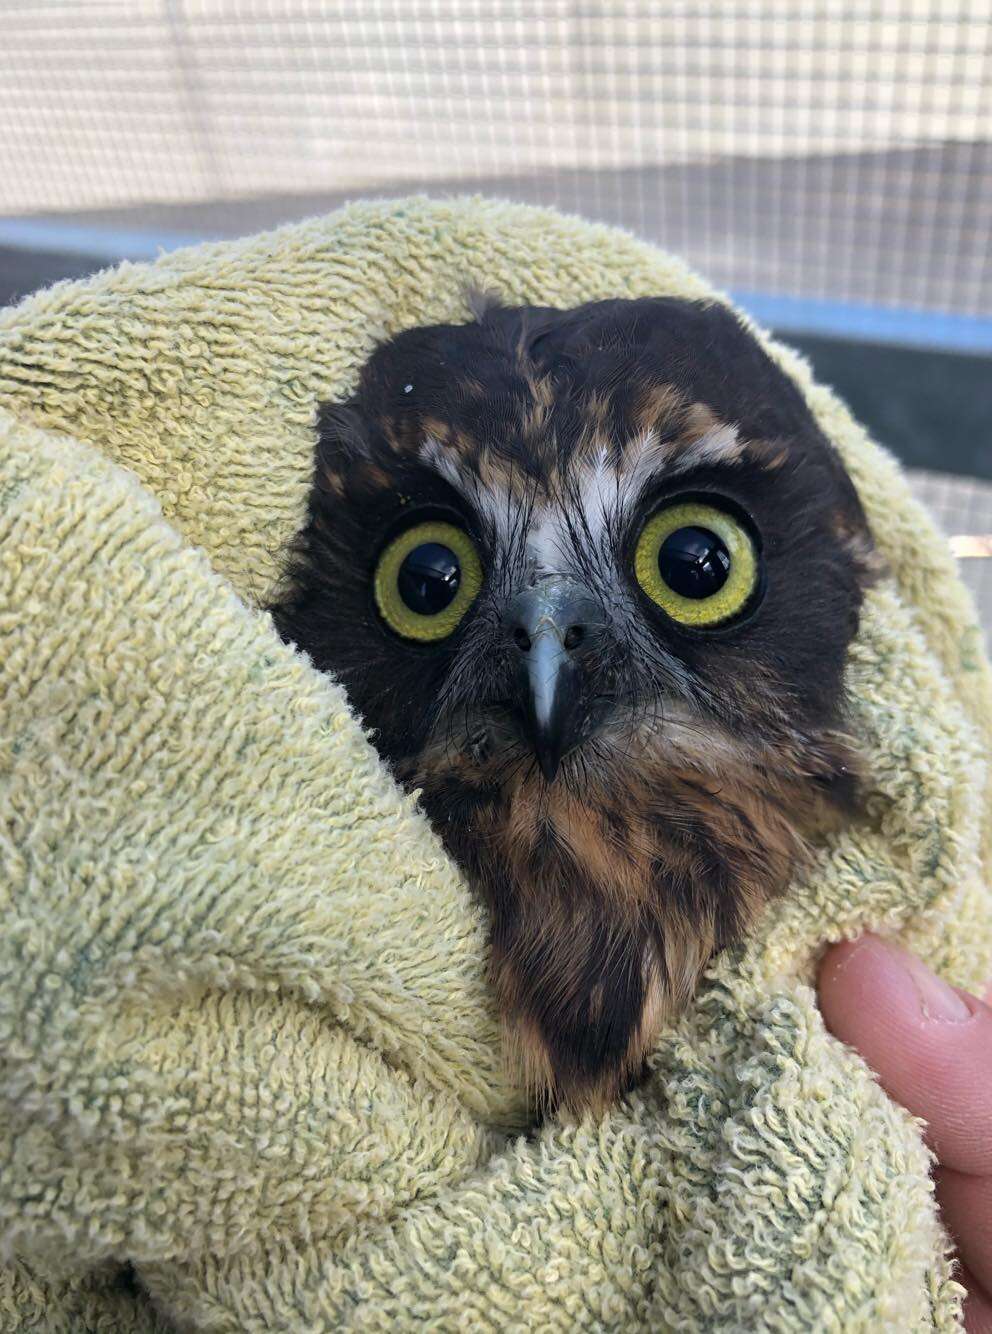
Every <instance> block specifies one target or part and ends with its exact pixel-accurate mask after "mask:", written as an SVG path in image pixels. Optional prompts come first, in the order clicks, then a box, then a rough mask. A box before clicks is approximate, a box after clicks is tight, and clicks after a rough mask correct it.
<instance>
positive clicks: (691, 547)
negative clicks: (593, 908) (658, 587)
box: [658, 527, 730, 598]
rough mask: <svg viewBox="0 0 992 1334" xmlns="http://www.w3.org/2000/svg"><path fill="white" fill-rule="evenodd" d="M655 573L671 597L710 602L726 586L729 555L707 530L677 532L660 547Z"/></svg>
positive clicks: (717, 539)
mask: <svg viewBox="0 0 992 1334" xmlns="http://www.w3.org/2000/svg"><path fill="white" fill-rule="evenodd" d="M658 571H659V573H660V574H661V577H662V579H664V581H665V583H666V584H667V585H668V587H669V588H670V589H671V590H672V592H673V593H678V594H679V595H680V596H681V597H684V598H709V597H712V596H713V594H714V593H719V591H720V589H721V588H722V587H723V586H724V584H725V583H726V582H727V576H728V575H729V573H730V552H729V551H728V550H727V548H726V546H725V544H724V542H723V541H722V539H721V538H719V537H717V535H716V533H711V532H710V530H709V529H708V528H696V527H689V528H677V529H676V530H675V532H674V533H669V535H668V537H666V538H665V540H664V542H662V544H661V550H660V551H659V552H658Z"/></svg>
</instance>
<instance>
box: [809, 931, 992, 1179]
mask: <svg viewBox="0 0 992 1334" xmlns="http://www.w3.org/2000/svg"><path fill="white" fill-rule="evenodd" d="M820 1008H821V1010H822V1012H823V1017H824V1020H825V1022H826V1024H827V1027H828V1028H829V1029H830V1030H831V1032H832V1033H834V1034H835V1036H836V1037H838V1038H840V1039H841V1041H843V1042H846V1043H848V1044H849V1045H850V1046H852V1047H855V1048H856V1049H857V1050H858V1051H859V1052H860V1053H861V1055H862V1056H863V1057H864V1059H865V1061H867V1063H868V1064H869V1065H870V1066H871V1068H872V1069H873V1070H874V1071H875V1073H876V1074H877V1075H878V1077H879V1080H880V1081H881V1084H882V1086H883V1088H884V1089H885V1090H886V1092H887V1093H888V1094H889V1095H890V1096H891V1097H892V1098H894V1099H895V1100H896V1102H899V1103H901V1104H902V1106H903V1107H905V1108H907V1110H909V1111H910V1112H912V1113H913V1114H914V1115H916V1116H920V1117H922V1118H923V1119H924V1120H925V1121H926V1123H927V1127H928V1130H927V1139H928V1142H929V1143H930V1145H931V1147H932V1148H933V1150H934V1152H935V1153H936V1155H937V1158H938V1159H939V1161H940V1163H941V1164H942V1166H944V1167H949V1168H953V1169H954V1170H955V1171H957V1172H967V1173H977V1174H979V1175H981V1176H988V1175H992V1009H990V1008H989V1006H988V1005H986V1004H984V1002H982V1001H980V1000H978V999H977V997H975V996H971V995H969V994H968V993H967V992H964V991H958V990H956V989H955V988H953V987H950V986H948V985H947V983H946V982H943V981H941V980H940V978H938V977H937V976H936V974H934V973H932V972H931V971H930V969H929V968H927V966H926V965H925V964H924V963H922V962H921V961H920V960H919V959H917V958H915V956H913V955H911V954H908V953H907V952H906V951H905V950H902V949H900V948H899V947H898V946H897V945H895V944H893V943H892V942H891V941H887V940H883V939H882V938H881V937H879V936H872V935H867V936H863V937H862V938H861V939H860V940H857V941H853V942H852V941H847V942H844V943H843V944H840V945H835V946H834V947H833V948H832V949H830V950H829V951H828V952H827V955H826V957H825V958H824V960H823V963H822V965H821V968H820Z"/></svg>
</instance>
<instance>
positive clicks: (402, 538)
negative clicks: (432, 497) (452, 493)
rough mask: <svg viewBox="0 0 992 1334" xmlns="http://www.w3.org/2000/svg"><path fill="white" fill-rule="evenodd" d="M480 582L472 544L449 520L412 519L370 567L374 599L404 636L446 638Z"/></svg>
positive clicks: (384, 616)
mask: <svg viewBox="0 0 992 1334" xmlns="http://www.w3.org/2000/svg"><path fill="white" fill-rule="evenodd" d="M481 587H482V565H481V564H480V562H479V557H478V553H477V552H476V549H475V544H474V543H473V542H472V539H471V538H470V537H469V535H468V534H467V533H466V532H465V531H464V530H463V529H461V528H456V527H455V525H454V524H451V523H440V522H437V523H435V522H428V523H417V524H414V525H413V526H412V527H411V528H407V529H405V530H404V531H403V532H402V533H400V534H399V536H398V537H394V538H393V540H392V541H391V542H389V543H388V544H387V545H386V546H385V548H384V549H383V551H382V552H381V554H380V556H379V561H378V564H377V565H376V570H375V579H374V592H375V603H376V606H377V607H378V609H379V614H380V615H381V616H382V619H383V620H384V621H385V622H386V624H387V625H388V626H389V628H390V629H391V630H394V631H395V632H396V633H397V634H398V635H402V636H403V638H404V639H417V640H420V641H421V642H422V643H430V642H432V641H435V640H439V639H446V638H447V637H448V635H450V634H451V633H452V632H453V631H454V629H455V627H456V626H457V625H458V622H459V621H460V620H461V619H462V617H463V616H464V615H465V613H466V612H467V611H468V609H469V607H470V606H471V605H472V603H473V602H474V601H475V599H476V596H477V595H478V592H479V589H480V588H481Z"/></svg>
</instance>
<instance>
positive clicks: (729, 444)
mask: <svg viewBox="0 0 992 1334" xmlns="http://www.w3.org/2000/svg"><path fill="white" fill-rule="evenodd" d="M743 452H744V442H743V440H741V439H739V438H738V435H737V427H736V426H717V427H715V428H714V429H713V430H712V431H707V432H706V434H705V435H701V436H700V437H699V439H698V440H694V441H693V442H692V444H691V445H686V446H685V447H684V448H683V449H680V450H679V452H678V453H677V454H676V456H675V458H674V459H672V471H673V472H685V470H686V469H687V468H700V467H703V466H704V465H705V464H708V463H736V462H737V460H738V459H739V458H740V456H741V454H743Z"/></svg>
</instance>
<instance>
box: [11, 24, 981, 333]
mask: <svg viewBox="0 0 992 1334" xmlns="http://www.w3.org/2000/svg"><path fill="white" fill-rule="evenodd" d="M2 19H3V41H2V43H0V120H2V123H3V126H4V134H3V135H2V136H0V215H7V216H8V217H10V216H15V215H24V214H34V213H38V212H44V213H49V212H52V211H62V212H66V211H76V212H78V211H80V210H92V209H104V210H106V209H108V208H120V207H123V206H133V205H137V204H141V203H144V202H147V201H149V200H154V201H169V202H171V203H172V204H187V205H202V204H204V203H206V202H209V201H213V202H215V203H216V202H217V201H228V202H229V203H232V204H233V201H238V200H243V199H245V198H247V197H252V196H254V197H257V196H260V195H295V194H298V193H300V192H302V191H306V192H307V193H308V194H309V195H310V196H317V197H319V196H320V195H321V194H328V195H347V194H368V193H374V192H383V193H393V192H399V191H406V190H410V189H426V190H430V191H449V190H455V189H458V190H463V189H466V188H469V189H479V190H482V191H488V192H492V193H498V194H510V195H513V196H514V197H516V198H520V199H530V200H537V201H540V202H547V203H553V204H556V205H558V206H559V207H563V208H566V209H570V210H575V211H578V212H581V213H583V214H585V215H586V216H589V217H594V218H601V219H604V220H608V221H613V222H618V223H620V224H622V225H625V226H628V227H630V228H632V229H633V230H635V231H637V232H639V233H640V234H642V235H644V236H647V237H648V238H650V239H655V240H659V241H661V242H662V243H664V244H665V245H668V246H669V247H671V248H673V249H676V250H679V251H680V252H682V253H684V254H685V255H686V256H687V257H688V258H689V259H690V260H691V261H693V262H694V263H696V264H697V265H698V266H699V267H701V268H702V269H703V270H704V271H705V272H706V273H707V274H709V275H710V276H711V277H712V278H714V279H715V280H716V281H717V282H718V283H721V284H724V285H726V286H730V287H733V288H735V289H738V290H741V289H756V290H761V291H766V292H769V291H770V292H777V293H785V294H792V295H796V296H802V297H814V298H820V299H831V300H843V301H854V302H860V303H881V304H883V305H885V304H887V305H901V306H910V307H917V308H925V309H932V310H940V311H954V312H959V313H961V314H965V315H988V314H990V313H992V265H990V262H989V236H990V231H992V225H990V224H992V0H800V2H799V3H794V2H793V0H714V2H712V3H693V2H692V0H674V2H672V3H664V4H660V3H653V2H652V0H641V2H638V3H623V2H622V0H368V3H363V4H362V5H358V4H355V3H349V2H347V0H339V2H338V3H336V4H335V3H330V4H329V3H317V0H281V2H280V0H271V2H268V3H263V2H261V0H117V2H115V0H47V3H40V4H39V3H31V4H21V3H17V2H15V0H5V3H4V4H3V7H2Z"/></svg>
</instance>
